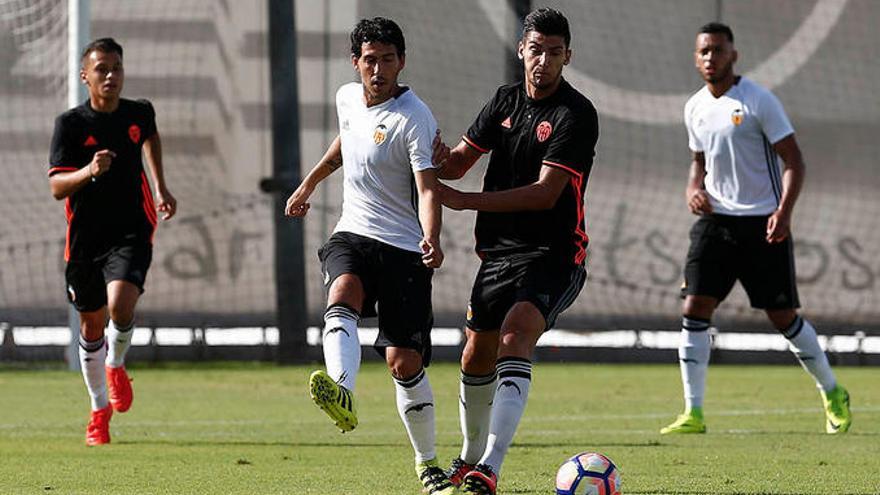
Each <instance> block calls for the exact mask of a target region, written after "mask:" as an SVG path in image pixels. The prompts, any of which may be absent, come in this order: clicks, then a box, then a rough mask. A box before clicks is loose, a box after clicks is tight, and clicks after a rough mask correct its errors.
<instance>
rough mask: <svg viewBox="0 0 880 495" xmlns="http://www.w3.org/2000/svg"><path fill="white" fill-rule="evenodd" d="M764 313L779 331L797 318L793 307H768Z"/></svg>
mask: <svg viewBox="0 0 880 495" xmlns="http://www.w3.org/2000/svg"><path fill="white" fill-rule="evenodd" d="M766 313H767V318H769V319H770V323H771V324H772V325H773V328H775V329H777V330H779V331H782V330H785V329H786V328H788V327H790V326H791V324H792V323H793V322H794V320H795V319H796V318H797V311H795V310H794V309H768V310H766Z"/></svg>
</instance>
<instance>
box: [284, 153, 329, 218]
mask: <svg viewBox="0 0 880 495" xmlns="http://www.w3.org/2000/svg"><path fill="white" fill-rule="evenodd" d="M341 166H342V141H340V140H339V136H336V139H334V140H333V142H332V143H330V146H329V147H328V148H327V152H326V153H324V156H323V157H321V160H320V161H318V164H317V165H315V166H314V167H312V170H311V171H310V172H309V175H307V176H306V178H305V179H303V181H302V182H301V183H300V185H299V187H297V188H296V190H295V191H293V194H291V195H290V197H289V198H287V205H286V206H285V207H284V214H285V215H287V216H289V217H302V216H305V214H306V213H308V211H309V208H310V207H311V204H310V203H309V202H308V201H309V197H310V196H311V195H312V193H313V192H314V191H315V188H316V187H318V184H320V183H321V181H322V180H324V179H326V178H327V177H329V176H330V174H332V173H333V172H335V171H336V169H338V168H339V167H341Z"/></svg>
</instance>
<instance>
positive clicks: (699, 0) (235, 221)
mask: <svg viewBox="0 0 880 495" xmlns="http://www.w3.org/2000/svg"><path fill="white" fill-rule="evenodd" d="M511 3H512V2H508V1H502V0H444V1H443V2H436V1H429V0H418V1H408V2H400V1H394V0H360V1H358V0H338V1H337V0H334V1H332V2H312V1H306V0H298V1H296V2H295V6H296V26H295V29H296V31H297V43H298V60H297V69H298V77H299V93H300V94H299V97H300V107H299V111H300V123H301V129H300V137H301V144H302V163H301V167H302V172H303V174H305V173H306V172H307V171H308V170H309V169H310V168H311V167H312V166H313V165H314V163H316V161H317V160H318V159H319V158H320V156H321V155H322V154H323V151H324V150H325V149H326V147H327V145H328V144H329V143H330V142H331V141H332V139H333V137H334V136H335V135H336V133H337V127H336V126H337V123H336V111H335V107H334V95H335V91H336V89H337V88H338V87H339V86H340V85H341V84H344V83H346V82H349V81H352V80H355V73H354V71H353V70H352V67H351V63H350V60H349V45H348V33H349V31H350V30H351V28H352V26H353V25H354V23H355V22H356V21H357V20H358V19H359V18H362V17H373V16H377V15H384V16H388V17H391V18H392V19H394V20H396V21H397V22H398V23H399V24H400V25H401V26H402V27H403V29H404V33H405V35H406V38H407V64H406V68H405V70H404V71H403V73H402V75H401V78H402V81H403V82H404V83H406V84H408V85H410V86H411V87H412V88H413V90H414V91H415V92H416V93H417V94H418V95H419V96H420V97H421V98H422V99H423V100H424V101H425V102H426V103H427V104H428V105H429V106H430V107H431V109H432V110H433V112H434V114H435V117H436V118H437V120H438V122H439V123H440V126H441V128H442V130H443V132H444V137H445V140H446V141H447V143H449V144H450V145H453V144H455V143H457V142H458V140H459V137H460V135H461V134H462V133H463V132H464V131H465V130H466V129H467V127H468V126H469V125H470V123H471V122H472V121H473V119H474V118H475V116H476V114H477V112H478V111H479V109H480V108H481V107H482V105H483V104H484V103H485V102H486V101H487V100H488V98H489V97H490V96H491V95H492V94H493V92H494V90H495V88H496V87H497V86H498V85H500V84H504V83H507V82H512V80H511V79H510V77H509V70H508V61H509V59H510V55H511V53H512V50H513V49H514V47H515V46H516V41H517V39H518V35H519V33H518V30H517V28H516V19H515V16H514V14H513V12H512V11H511V7H510V5H511ZM533 4H534V5H535V6H537V5H538V2H533ZM541 5H547V6H551V7H555V8H558V9H560V10H562V11H563V12H564V13H565V14H566V15H567V16H568V18H569V20H570V23H571V27H572V31H573V40H572V46H571V48H572V50H573V58H572V62H571V64H570V65H569V66H567V67H566V69H565V73H564V74H565V77H566V78H567V79H568V80H569V81H570V82H571V83H572V84H573V85H574V86H575V87H576V88H578V89H579V90H581V91H582V92H583V93H584V94H585V95H587V96H588V97H589V98H591V99H592V100H593V101H594V103H595V104H596V107H597V108H598V110H599V112H600V129H601V130H600V141H599V145H598V148H597V156H596V161H595V165H594V169H593V173H592V175H591V177H590V180H589V184H588V187H587V196H586V218H587V222H588V225H587V230H588V233H589V235H590V239H591V242H590V249H589V259H588V269H589V272H590V278H589V280H588V282H587V285H586V287H585V289H584V291H583V292H582V294H581V295H580V297H579V298H578V299H577V301H576V302H575V303H574V305H573V306H572V307H571V308H570V309H569V310H568V311H567V312H566V313H565V314H564V315H563V317H562V318H561V319H560V322H559V326H560V327H564V328H581V329H591V330H593V329H611V328H624V329H626V328H663V329H674V328H676V327H677V326H678V322H677V320H678V316H677V315H678V314H679V311H680V309H679V307H680V300H679V298H678V293H679V287H680V284H681V281H682V277H681V269H682V263H683V260H684V256H685V253H686V251H687V247H688V231H689V228H690V226H691V224H692V222H693V221H694V217H693V216H692V215H690V214H689V213H688V212H687V209H686V206H685V202H684V187H685V180H686V176H687V169H688V164H689V159H690V157H689V152H688V149H687V141H686V134H685V130H684V125H683V123H682V117H681V115H682V105H683V104H684V101H685V100H686V99H687V97H688V96H689V94H691V93H693V92H694V91H696V90H697V89H699V88H700V86H701V81H700V80H699V77H698V76H697V74H696V71H695V69H694V66H693V58H692V52H693V43H694V36H695V31H696V30H697V28H698V27H699V26H700V25H701V24H703V23H705V22H707V21H710V20H715V19H719V18H720V19H721V20H722V21H724V22H726V23H729V24H730V25H731V26H732V27H733V30H734V33H735V35H736V46H737V48H738V50H739V54H740V57H739V61H738V63H737V70H738V72H739V73H741V74H743V75H746V76H747V77H750V78H752V79H754V80H756V81H758V82H760V83H762V84H764V85H765V86H767V87H769V88H771V89H772V90H773V91H774V92H775V93H776V94H777V96H779V98H780V99H781V101H782V103H783V105H784V106H785V108H786V110H787V112H788V114H789V116H790V118H791V120H792V122H793V124H794V126H795V129H796V132H797V137H798V141H799V143H800V145H801V147H802V149H803V152H804V156H805V160H806V163H807V170H808V171H807V183H806V187H805V189H804V191H803V193H802V196H801V198H800V200H799V202H798V207H797V211H796V214H795V219H794V232H795V241H796V255H797V270H798V281H799V289H800V293H801V301H802V304H803V305H804V312H805V314H806V315H807V316H809V317H810V318H811V319H813V320H815V321H817V322H819V323H822V324H824V327H823V329H822V331H823V332H835V331H851V330H852V329H854V328H864V329H875V330H876V329H877V328H878V324H877V322H878V321H880V309H878V308H880V280H878V279H880V264H878V262H877V260H878V259H880V230H878V228H877V227H878V220H877V219H878V218H880V199H878V194H877V191H878V190H880V175H878V174H877V173H876V157H877V155H878V152H880V148H878V145H877V139H876V136H877V135H878V134H880V133H878V131H880V124H878V122H880V104H878V103H877V97H876V94H875V93H876V88H875V87H874V86H875V85H876V83H875V82H876V81H877V80H880V64H876V63H873V61H874V60H875V58H876V57H875V56H874V53H875V51H876V49H875V47H876V46H877V45H878V44H880V31H878V30H876V29H874V27H873V25H871V23H869V22H866V20H869V19H877V18H880V4H878V3H875V2H867V1H858V0H850V1H847V0H811V1H801V0H778V1H776V2H773V7H772V9H768V8H767V3H766V2H763V1H760V0H739V1H736V2H733V1H723V0H722V1H717V2H706V1H704V0H681V1H677V2H674V3H668V2H653V1H631V2H619V1H616V0H594V1H590V2H581V1H576V0H566V1H548V2H544V3H542V4H541ZM91 12H92V16H93V20H92V28H91V33H92V36H93V37H99V36H114V37H115V38H116V39H117V40H119V41H120V42H121V43H122V44H123V46H124V48H125V63H126V72H127V77H126V83H125V90H124V95H125V96H128V97H131V98H135V97H137V98H149V99H151V100H152V101H153V103H154V105H155V107H156V109H157V120H158V126H159V130H160V132H161V133H162V136H163V141H164V144H165V155H166V157H165V162H166V169H167V175H168V183H169V186H170V188H171V190H172V192H173V193H174V194H175V195H176V197H177V199H178V201H179V213H178V218H175V219H174V220H173V221H171V222H168V223H164V224H162V225H160V228H159V231H158V232H157V234H156V246H155V256H154V260H153V265H152V268H151V270H150V274H149V279H148V281H147V286H146V290H147V293H146V294H145V297H144V298H143V300H142V302H141V304H140V306H139V307H140V309H141V313H142V317H141V319H142V321H145V322H146V323H147V324H155V325H161V326H176V325H218V326H231V325H248V326H259V325H264V324H265V325H271V324H274V323H275V321H274V311H275V300H276V297H275V289H274V281H275V274H274V273H273V269H274V268H273V267H274V260H273V248H272V246H273V233H272V211H271V208H272V206H271V201H270V198H269V197H268V196H265V195H263V194H261V193H260V192H258V189H257V184H258V182H259V179H260V178H261V177H264V176H269V175H271V170H272V166H271V146H270V143H271V141H270V139H271V136H270V131H271V129H270V123H269V112H268V108H267V104H268V100H269V98H268V95H269V74H270V72H269V71H270V70H271V67H269V65H268V49H267V45H266V43H267V25H268V24H267V22H266V16H267V15H268V13H267V12H266V5H265V3H264V2H228V1H217V2H206V1H201V0H174V1H171V0H156V1H152V2H118V1H111V0H94V1H93V5H92V9H91ZM65 43H66V2H64V1H57V0H56V1H48V0H42V1H41V0H28V1H25V0H0V57H3V60H2V63H0V171H2V173H3V177H4V180H3V181H0V198H2V200H0V321H12V322H19V323H20V324H31V325H33V324H65V322H66V311H67V310H66V301H65V292H64V287H63V272H62V268H63V266H62V259H61V258H62V256H61V251H62V249H63V239H64V232H65V221H64V214H63V206H62V204H61V203H58V202H56V201H54V200H52V198H51V197H50V195H49V193H48V187H47V184H46V159H47V155H48V146H49V139H50V134H51V131H52V121H53V118H54V117H55V115H57V114H58V113H60V112H62V111H63V110H64V109H65V97H64V95H65V91H66V89H65V77H66V75H65V74H66V67H65V60H66V47H65ZM484 167H485V160H481V161H480V162H479V164H478V166H477V167H475V169H474V170H472V171H471V172H470V173H469V174H468V176H467V177H466V178H465V179H464V180H462V181H460V182H459V183H458V184H459V185H460V186H461V187H462V188H463V189H466V190H478V189H479V188H480V186H481V180H482V172H483V171H484ZM340 207H341V173H337V174H334V175H333V176H331V177H330V178H329V179H328V180H327V181H326V183H325V184H322V186H321V187H320V188H319V190H318V191H316V193H315V195H314V196H313V198H312V209H311V211H310V213H309V216H308V217H307V218H306V219H305V220H304V222H305V233H306V239H305V253H304V256H305V260H306V268H307V274H306V289H307V293H306V298H307V301H308V313H309V314H308V315H307V319H308V320H309V323H311V324H315V323H317V322H319V321H320V316H321V313H322V311H323V302H324V294H323V287H322V283H321V276H320V273H319V264H318V261H317V256H316V254H315V253H316V251H317V249H318V247H319V246H320V245H321V244H322V243H323V242H324V241H325V240H326V239H327V237H328V236H329V234H330V232H331V231H332V229H333V226H334V225H335V223H336V220H337V218H338V215H339V212H340ZM473 220H474V215H473V214H471V213H460V212H450V211H448V210H447V211H446V212H445V217H444V228H443V247H444V249H445V251H446V255H447V258H446V262H445V265H444V267H443V268H442V269H440V270H438V271H437V273H436V275H435V280H434V308H435V312H436V317H437V318H436V319H437V323H438V325H444V326H459V325H461V324H462V323H463V321H464V308H465V306H466V304H467V299H468V295H469V293H470V286H471V283H472V281H473V276H474V273H475V272H476V268H477V264H478V260H477V258H476V256H475V255H474V254H473ZM764 320H765V318H764V317H763V316H762V315H761V314H760V313H759V312H755V311H753V310H751V309H750V308H749V304H748V301H747V298H746V297H745V294H744V293H743V292H742V291H741V290H740V289H736V290H735V291H734V293H733V294H732V295H731V296H730V298H729V300H728V301H726V302H725V304H724V305H723V306H722V307H721V309H720V310H719V313H718V318H717V321H718V322H719V326H722V327H723V328H730V327H737V328H740V329H750V328H755V329H757V328H767V325H766V323H765V322H764Z"/></svg>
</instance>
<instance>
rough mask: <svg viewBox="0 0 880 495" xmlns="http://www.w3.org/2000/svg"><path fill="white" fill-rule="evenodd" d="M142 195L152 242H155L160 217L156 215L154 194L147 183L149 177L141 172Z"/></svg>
mask: <svg viewBox="0 0 880 495" xmlns="http://www.w3.org/2000/svg"><path fill="white" fill-rule="evenodd" d="M141 195H142V196H143V202H142V204H143V206H144V213H145V214H146V215H147V221H148V222H150V226H151V227H152V228H151V229H150V242H153V234H155V233H156V224H157V223H158V221H159V217H158V216H157V214H156V204H155V203H153V193H152V192H151V191H150V185H149V183H148V182H147V175H146V174H145V173H143V172H141Z"/></svg>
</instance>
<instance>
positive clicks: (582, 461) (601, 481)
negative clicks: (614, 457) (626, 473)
mask: <svg viewBox="0 0 880 495" xmlns="http://www.w3.org/2000/svg"><path fill="white" fill-rule="evenodd" d="M620 493H621V491H620V473H619V472H618V471H617V466H615V465H614V463H613V462H611V459H609V458H607V457H605V456H604V455H602V454H597V453H596V452H581V453H580V454H578V455H576V456H574V457H572V458H571V459H568V460H567V461H565V462H564V463H563V464H562V466H559V471H557V472H556V495H620Z"/></svg>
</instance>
